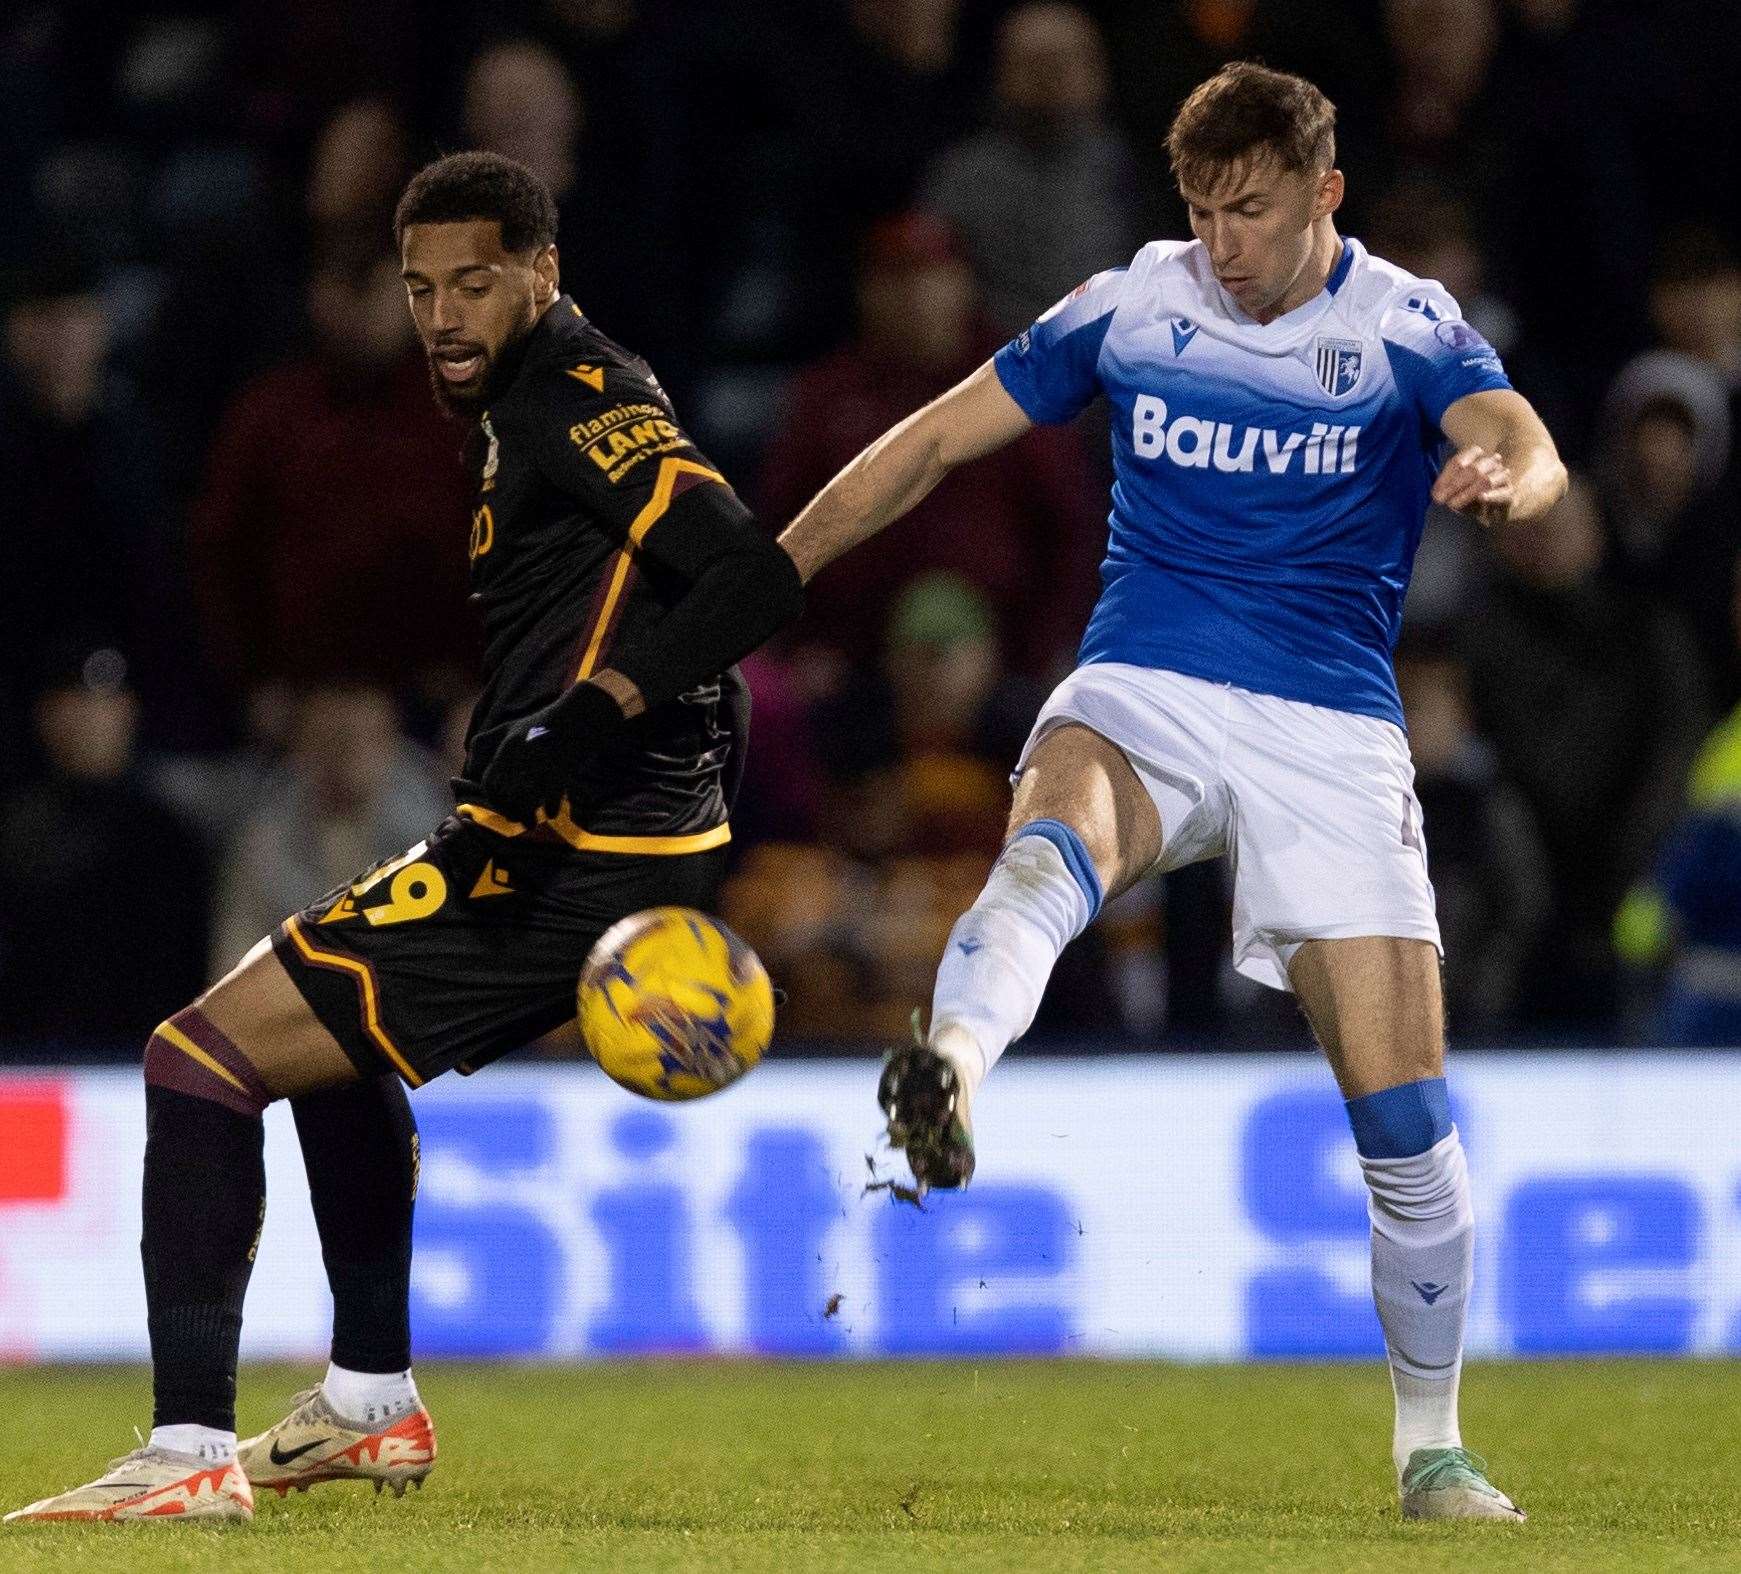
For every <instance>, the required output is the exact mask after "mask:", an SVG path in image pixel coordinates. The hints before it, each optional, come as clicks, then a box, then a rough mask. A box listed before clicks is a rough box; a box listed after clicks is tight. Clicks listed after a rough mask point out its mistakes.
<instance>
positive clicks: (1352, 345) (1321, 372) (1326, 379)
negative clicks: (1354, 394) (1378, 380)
mask: <svg viewBox="0 0 1741 1574" xmlns="http://www.w3.org/2000/svg"><path fill="white" fill-rule="evenodd" d="M1313 348H1314V350H1315V352H1316V359H1317V365H1318V386H1319V387H1320V388H1322V389H1323V390H1324V392H1325V393H1327V394H1329V396H1330V397H1331V398H1332V399H1340V398H1341V397H1342V395H1343V394H1345V393H1347V392H1348V391H1349V390H1350V389H1351V388H1352V387H1353V386H1354V385H1355V384H1356V383H1357V382H1359V381H1360V363H1361V360H1362V358H1363V357H1362V352H1361V348H1360V341H1359V340H1358V339H1319V340H1318V341H1317V342H1316V343H1315V345H1314V346H1313Z"/></svg>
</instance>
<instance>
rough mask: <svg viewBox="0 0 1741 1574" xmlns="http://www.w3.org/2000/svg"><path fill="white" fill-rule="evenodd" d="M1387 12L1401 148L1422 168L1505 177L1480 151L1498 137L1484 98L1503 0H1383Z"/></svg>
mask: <svg viewBox="0 0 1741 1574" xmlns="http://www.w3.org/2000/svg"><path fill="white" fill-rule="evenodd" d="M1381 12H1382V16H1383V22H1384V37H1385V42H1386V43H1387V44H1388V45H1389V48H1390V61H1391V75H1390V82H1389V88H1390V102H1389V105H1388V118H1389V126H1388V131H1389V138H1388V140H1389V142H1390V144H1391V147H1392V148H1393V150H1395V151H1397V152H1400V153H1401V154H1402V156H1403V158H1404V159H1405V160H1406V161H1407V162H1408V163H1410V164H1412V165H1413V166H1414V167H1416V168H1417V169H1418V168H1422V167H1425V168H1437V169H1443V170H1446V171H1448V172H1450V173H1452V174H1453V175H1462V176H1463V177H1464V178H1470V177H1479V178H1483V179H1487V180H1496V179H1498V178H1499V172H1498V171H1497V170H1493V169H1490V168H1485V167H1483V166H1482V164H1481V162H1480V158H1479V156H1478V155H1479V153H1480V152H1482V151H1484V150H1485V151H1491V148H1492V141H1493V128H1492V125H1491V122H1490V121H1489V119H1488V117H1487V115H1486V114H1485V109H1486V106H1485V104H1484V102H1483V100H1484V98H1485V95H1486V91H1487V85H1488V73H1489V70H1490V68H1491V67H1492V64H1493V57H1494V53H1495V51H1496V50H1497V49H1498V47H1499V8H1498V5H1497V3H1496V0H1383V4H1382V6H1381ZM1472 144H1473V145H1472Z"/></svg>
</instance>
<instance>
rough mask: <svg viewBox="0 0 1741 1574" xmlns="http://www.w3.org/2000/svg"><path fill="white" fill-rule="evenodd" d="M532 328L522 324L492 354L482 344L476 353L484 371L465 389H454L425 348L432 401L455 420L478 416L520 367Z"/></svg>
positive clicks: (433, 357) (465, 419)
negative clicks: (521, 327)
mask: <svg viewBox="0 0 1741 1574" xmlns="http://www.w3.org/2000/svg"><path fill="white" fill-rule="evenodd" d="M533 326H534V327H535V326H536V324H534V325H533ZM531 333H532V329H531V328H524V329H522V330H521V331H520V332H519V333H517V334H515V335H514V336H513V337H512V338H510V339H508V340H507V341H506V342H505V343H503V345H502V347H501V348H500V349H498V350H497V351H496V352H495V353H494V354H493V355H492V354H491V353H490V352H489V351H488V350H486V349H483V348H482V347H481V346H480V347H479V349H478V353H479V354H480V355H481V356H483V358H484V365H483V371H482V373H481V375H480V376H479V377H478V379H477V381H476V382H475V383H473V384H472V385H471V386H470V387H469V388H467V389H465V390H464V392H457V391H455V389H454V388H453V387H452V386H451V385H450V384H449V383H448V381H447V379H446V378H445V377H443V376H442V375H441V369H440V367H438V366H437V365H436V358H435V356H434V355H431V354H429V352H428V351H425V352H424V354H425V357H426V359H427V360H428V362H429V387H430V391H431V392H432V393H433V394H434V395H435V402H436V404H437V405H439V406H440V407H441V409H442V410H443V411H444V412H446V413H447V414H448V415H450V416H453V417H454V418H455V419H456V420H460V421H470V420H473V419H475V418H476V417H477V415H478V412H479V411H481V410H482V409H483V408H484V406H485V405H487V404H488V403H489V402H490V400H492V399H493V398H495V397H496V395H497V394H499V393H500V392H501V391H502V389H503V388H505V387H506V386H507V385H508V384H509V383H510V382H512V381H513V380H514V374H515V373H516V372H517V371H519V369H520V362H521V360H522V359H523V358H524V355H525V349H526V341H527V339H528V338H530V337H531Z"/></svg>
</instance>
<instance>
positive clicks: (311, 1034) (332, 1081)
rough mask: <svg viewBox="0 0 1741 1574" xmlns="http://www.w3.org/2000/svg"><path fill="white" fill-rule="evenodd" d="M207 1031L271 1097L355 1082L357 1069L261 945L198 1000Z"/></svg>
mask: <svg viewBox="0 0 1741 1574" xmlns="http://www.w3.org/2000/svg"><path fill="white" fill-rule="evenodd" d="M198 1005H199V1009H200V1010H201V1011H202V1012H204V1013H205V1016H206V1018H207V1020H208V1021H210V1022H211V1024H212V1026H213V1027H215V1028H217V1030H218V1031H219V1032H220V1033H222V1034H223V1035H224V1037H226V1038H227V1039H229V1041H230V1042H231V1043H232V1044H234V1045H235V1046H236V1048H237V1049H238V1050H239V1051H240V1052H241V1053H242V1054H243V1055H244V1056H245V1057H246V1058H247V1060H248V1062H249V1064H250V1065H252V1066H253V1068H254V1070H255V1071H256V1072H258V1073H259V1076H260V1080H261V1081H262V1082H263V1083H265V1085H266V1088H267V1091H268V1092H270V1093H271V1094H272V1096H273V1097H274V1098H296V1097H298V1096H300V1095H301V1094H304V1093H313V1092H316V1091H318V1090H319V1089H321V1088H332V1087H338V1086H339V1085H340V1084H342V1083H346V1082H354V1081H356V1080H357V1068H356V1066H355V1065H354V1064H353V1063H352V1061H351V1058H350V1056H348V1055H347V1054H346V1053H345V1052H344V1050H342V1049H341V1048H339V1043H338V1040H337V1039H335V1038H334V1037H333V1036H332V1034H331V1033H329V1032H328V1031H327V1030H326V1029H325V1028H324V1027H323V1026H321V1023H320V1021H319V1019H318V1018H317V1017H316V1016H315V1014H314V1012H313V1011H311V1010H310V1009H309V1006H308V1002H307V1001H306V1000H304V999H303V997H302V992H301V991H300V990H298V989H297V987H296V985H295V984H294V983H292V982H291V979H290V975H289V973H287V972H286V971H285V970H284V964H283V963H282V962H280V961H279V960H278V958H277V956H276V955H275V954H274V952H273V950H272V945H271V942H270V941H269V940H262V941H261V942H260V943H259V944H258V945H256V946H255V947H254V948H253V950H251V951H250V952H249V953H248V954H247V955H246V956H245V957H243V958H242V960H241V961H240V962H238V963H237V964H236V966H235V967H233V968H231V969H230V971H229V972H228V973H226V974H225V975H224V976H223V977H222V978H221V979H219V980H218V982H217V983H215V984H213V985H212V987H211V988H210V989H208V990H207V991H206V992H205V994H204V995H202V996H201V997H200V999H199V1001H198Z"/></svg>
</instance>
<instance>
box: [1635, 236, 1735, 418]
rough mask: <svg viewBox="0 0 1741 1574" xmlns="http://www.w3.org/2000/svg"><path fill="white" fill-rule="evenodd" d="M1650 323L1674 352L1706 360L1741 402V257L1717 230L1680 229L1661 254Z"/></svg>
mask: <svg viewBox="0 0 1741 1574" xmlns="http://www.w3.org/2000/svg"><path fill="white" fill-rule="evenodd" d="M1650 319H1651V324H1652V326H1653V327H1654V328H1655V329H1656V331H1657V334H1658V335H1659V336H1660V337H1661V339H1662V342H1663V343H1664V344H1665V345H1667V346H1668V348H1669V349H1671V350H1678V351H1680V353H1681V354H1682V355H1690V356H1691V357H1692V358H1693V359H1694V360H1697V361H1703V362H1704V363H1705V364H1706V365H1707V366H1709V367H1710V368H1711V370H1712V371H1713V372H1715V373H1716V375H1717V376H1718V377H1720V378H1721V379H1722V381H1723V386H1724V387H1725V388H1726V389H1727V390H1728V393H1729V397H1730V399H1731V401H1734V400H1736V399H1737V398H1741V258H1737V256H1736V252H1735V248H1734V245H1733V243H1732V242H1730V241H1729V240H1726V239H1725V238H1724V237H1723V236H1721V235H1719V234H1718V233H1716V232H1715V231H1714V230H1710V229H1706V228H1703V227H1701V226H1691V227H1688V228H1684V229H1681V230H1677V231H1676V232H1675V233H1673V234H1672V235H1670V236H1669V237H1668V238H1667V240H1665V241H1664V243H1663V245H1662V246H1661V248H1660V249H1659V250H1658V253H1657V258H1656V265H1655V267H1654V268H1653V269H1652V270H1651V279H1650Z"/></svg>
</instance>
